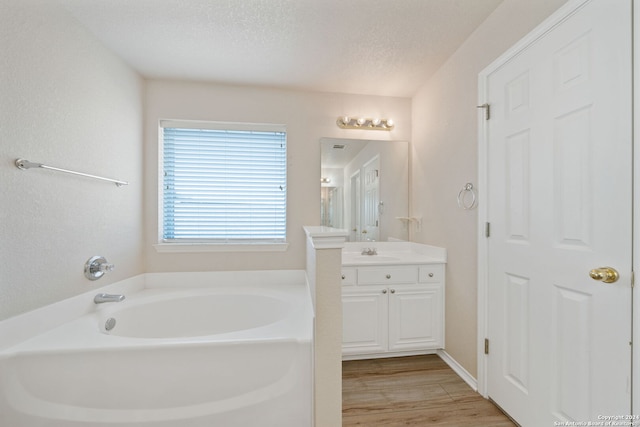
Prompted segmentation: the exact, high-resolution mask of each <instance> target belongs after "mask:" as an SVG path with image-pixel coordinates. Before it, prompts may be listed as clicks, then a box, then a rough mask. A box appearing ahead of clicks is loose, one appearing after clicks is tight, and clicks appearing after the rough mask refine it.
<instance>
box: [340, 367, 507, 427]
mask: <svg viewBox="0 0 640 427" xmlns="http://www.w3.org/2000/svg"><path fill="white" fill-rule="evenodd" d="M342 425H343V427H347V426H366V427H373V426H456V427H461V426H492V427H498V426H500V427H502V426H514V425H515V424H513V423H512V422H511V421H510V420H509V418H507V417H506V416H505V415H504V414H503V413H502V412H501V411H500V410H499V409H498V408H497V407H496V406H495V405H493V404H492V403H491V402H489V401H488V400H486V399H484V398H483V397H482V396H480V395H479V394H478V393H476V392H475V391H473V390H472V389H471V387H469V386H468V385H467V384H466V383H465V382H464V381H463V380H462V379H461V378H460V377H459V376H458V375H457V374H456V373H455V372H454V371H453V370H452V369H451V368H449V366H448V365H447V364H446V363H444V362H443V361H442V359H440V358H439V357H438V356H436V355H427V356H411V357H398V358H388V359H369V360H354V361H345V362H342Z"/></svg>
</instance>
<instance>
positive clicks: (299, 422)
mask: <svg viewBox="0 0 640 427" xmlns="http://www.w3.org/2000/svg"><path fill="white" fill-rule="evenodd" d="M98 292H108V293H122V294H124V295H126V299H125V300H124V301H122V302H118V303H104V304H100V305H96V304H94V303H93V297H94V296H95V294H96V293H98ZM107 323H109V327H107ZM114 324H115V326H113V325H114ZM111 326H113V327H112V328H111ZM0 345H1V346H2V347H0V425H1V426H11V427H20V426H25V427H27V426H28V427H35V426H51V427H62V426H65V427H70V426H96V427H97V426H163V427H164V426H166V427H169V426H176V427H178V426H179V427H182V426H185V427H189V426H194V427H195V426H207V427H214V426H221V427H233V426H239V427H250V426H260V427H263V426H274V427H276V426H277V427H285V426H291V427H304V426H311V425H312V412H313V411H312V371H311V369H312V345H313V310H312V307H311V299H310V296H309V289H308V286H307V282H306V278H305V274H304V272H301V271H284V272H282V271H281V272H269V271H266V272H233V273H232V272H222V273H158V274H145V275H142V276H137V277H136V278H132V279H128V280H127V281H123V282H121V283H117V284H114V285H111V286H108V287H105V288H100V289H96V290H94V291H92V292H89V293H86V294H83V295H80V296H77V297H74V298H72V299H70V300H67V301H63V302H60V303H57V304H53V305H52V306H48V307H44V308H43V309H39V310H35V311H33V312H30V313H26V314H24V315H21V316H18V317H15V318H11V319H8V320H6V321H4V322H0Z"/></svg>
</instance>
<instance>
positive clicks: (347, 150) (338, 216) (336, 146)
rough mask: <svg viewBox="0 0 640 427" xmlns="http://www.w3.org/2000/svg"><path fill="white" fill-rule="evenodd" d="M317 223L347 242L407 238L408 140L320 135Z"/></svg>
mask: <svg viewBox="0 0 640 427" xmlns="http://www.w3.org/2000/svg"><path fill="white" fill-rule="evenodd" d="M320 145H321V152H322V157H321V162H322V164H321V168H322V169H321V170H322V172H321V173H322V176H321V185H322V189H321V206H322V212H321V218H322V225H325V226H329V227H335V228H345V229H347V230H349V241H352V242H356V241H387V240H408V235H409V232H408V229H407V224H406V221H402V220H400V219H398V218H406V217H407V216H408V212H409V144H408V143H407V142H405V141H370V140H356V139H334V138H322V139H321V140H320Z"/></svg>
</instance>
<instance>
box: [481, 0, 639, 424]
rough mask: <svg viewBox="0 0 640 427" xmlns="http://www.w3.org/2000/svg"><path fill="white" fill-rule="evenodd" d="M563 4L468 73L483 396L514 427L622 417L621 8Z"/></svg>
mask: <svg viewBox="0 0 640 427" xmlns="http://www.w3.org/2000/svg"><path fill="white" fill-rule="evenodd" d="M574 6H576V7H575V10H573V11H571V12H570V13H568V14H567V15H566V16H565V18H561V19H560V18H558V15H556V16H554V17H552V18H551V19H550V20H549V21H548V22H553V23H554V25H553V26H552V27H549V25H545V24H543V29H542V30H540V29H539V30H536V31H534V33H533V34H535V35H536V37H533V36H530V37H528V38H526V39H525V41H524V42H523V43H521V44H520V45H518V46H520V47H521V48H522V49H515V51H513V50H512V51H510V52H508V53H507V54H506V55H507V56H506V59H499V60H498V61H497V62H496V65H492V66H490V67H489V68H488V69H487V70H485V71H484V72H483V73H482V74H481V85H482V84H483V85H484V88H485V93H484V97H486V98H485V99H482V101H483V102H486V103H488V104H489V105H490V118H489V120H488V121H486V122H484V126H485V128H484V129H485V132H486V133H485V136H484V138H485V141H486V145H487V149H486V155H487V163H486V175H485V176H486V179H487V207H486V218H487V220H488V222H489V223H490V228H489V234H490V236H489V237H488V238H487V240H486V245H487V246H486V251H487V252H486V254H487V266H486V267H487V284H486V286H487V294H486V296H487V303H486V307H487V310H486V321H487V338H488V339H489V354H488V355H487V356H485V357H486V366H487V376H486V381H487V393H488V396H489V397H490V398H491V399H493V400H494V401H495V402H496V403H497V404H498V405H500V406H501V407H502V408H503V409H504V410H506V411H507V412H508V413H509V414H510V415H511V416H512V417H513V418H514V419H515V420H516V421H518V423H520V424H521V425H522V426H523V427H527V426H532V427H537V426H551V425H554V422H559V423H560V422H564V423H565V424H563V425H567V424H566V422H568V421H575V422H587V421H601V420H600V419H598V416H607V415H614V414H616V415H628V414H630V412H631V395H630V383H631V377H630V374H631V347H630V340H631V269H632V265H631V247H632V240H631V238H632V229H631V221H632V210H631V208H632V204H631V203H632V200H631V197H632V188H631V184H632V139H631V135H632V134H631V131H632V126H631V124H632V122H631V112H632V111H631V102H632V98H631V95H632V86H631V71H632V68H631V18H632V15H631V1H630V0H593V1H586V2H585V1H574V2H570V4H569V6H567V7H565V8H564V9H561V11H562V12H565V14H566V11H568V10H569V9H570V8H572V7H574ZM483 79H484V80H483ZM481 97H482V95H481ZM599 267H612V268H613V269H615V270H617V271H618V272H619V274H620V277H619V279H618V280H617V281H616V282H614V283H604V282H603V281H596V280H594V279H592V278H590V275H589V272H590V270H592V269H595V268H599ZM555 425H560V424H555ZM585 425H586V424H585Z"/></svg>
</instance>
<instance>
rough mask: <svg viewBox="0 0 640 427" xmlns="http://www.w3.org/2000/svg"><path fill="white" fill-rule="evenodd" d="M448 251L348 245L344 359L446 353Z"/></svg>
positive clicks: (405, 244)
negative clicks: (443, 350) (446, 270)
mask: <svg viewBox="0 0 640 427" xmlns="http://www.w3.org/2000/svg"><path fill="white" fill-rule="evenodd" d="M446 261H447V254H446V250H445V249H444V248H439V247H435V246H429V245H422V244H418V243H411V242H353V243H350V242H349V243H346V246H345V248H344V249H343V252H342V313H343V326H342V355H343V359H344V360H351V359H366V358H376V357H391V356H407V355H415V354H426V353H435V352H436V351H437V350H438V349H442V348H444V285H445V264H446Z"/></svg>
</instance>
